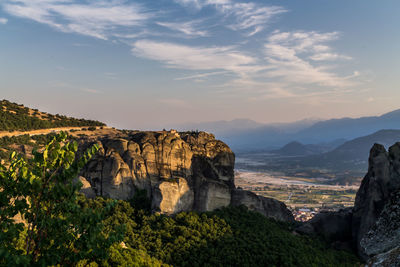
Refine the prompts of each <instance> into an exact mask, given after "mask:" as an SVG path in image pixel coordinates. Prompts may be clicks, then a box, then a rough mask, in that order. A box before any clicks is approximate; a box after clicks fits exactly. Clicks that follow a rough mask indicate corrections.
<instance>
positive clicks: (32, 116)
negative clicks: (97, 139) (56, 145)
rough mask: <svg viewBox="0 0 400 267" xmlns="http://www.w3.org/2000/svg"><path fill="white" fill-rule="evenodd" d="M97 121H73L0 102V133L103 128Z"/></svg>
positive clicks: (5, 101)
mask: <svg viewBox="0 0 400 267" xmlns="http://www.w3.org/2000/svg"><path fill="white" fill-rule="evenodd" d="M104 125H105V124H104V123H102V122H99V121H93V120H85V119H75V118H70V117H66V116H63V115H58V114H57V115H52V114H48V113H42V112H41V113H39V112H38V111H34V110H30V109H29V108H27V107H24V106H23V105H18V104H16V103H11V102H9V101H7V100H2V101H0V131H15V130H19V131H29V130H37V129H48V128H56V127H74V126H104Z"/></svg>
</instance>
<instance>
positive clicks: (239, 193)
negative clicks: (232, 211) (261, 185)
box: [231, 189, 294, 222]
mask: <svg viewBox="0 0 400 267" xmlns="http://www.w3.org/2000/svg"><path fill="white" fill-rule="evenodd" d="M231 205H232V206H239V205H245V206H246V207H248V208H249V209H250V210H253V211H257V212H259V213H261V214H263V215H265V216H267V217H270V218H274V219H275V220H278V221H286V222H291V221H294V217H293V214H292V213H291V212H290V211H289V210H288V209H287V207H286V205H285V204H284V203H283V202H280V201H278V200H276V199H272V198H267V197H263V196H259V195H256V194H254V193H253V192H250V191H245V190H242V189H235V190H233V191H232V200H231Z"/></svg>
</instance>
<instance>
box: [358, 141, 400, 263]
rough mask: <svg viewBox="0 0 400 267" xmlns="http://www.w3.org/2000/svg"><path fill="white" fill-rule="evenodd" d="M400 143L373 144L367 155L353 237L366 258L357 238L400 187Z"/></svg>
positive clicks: (359, 237) (366, 230) (365, 231)
mask: <svg viewBox="0 0 400 267" xmlns="http://www.w3.org/2000/svg"><path fill="white" fill-rule="evenodd" d="M399 172H400V143H396V144H395V145H393V146H391V147H390V148H389V152H387V151H386V150H385V148H384V147H383V146H382V145H378V144H375V145H374V146H373V147H372V149H371V151H370V157H369V167H368V173H367V174H366V176H365V177H364V179H363V181H362V183H361V186H360V189H359V190H358V192H357V195H356V200H355V203H354V210H353V221H352V229H353V239H354V241H355V242H356V245H357V250H358V253H359V255H360V256H361V257H362V258H364V259H366V258H367V255H366V254H365V251H364V249H363V248H362V246H361V245H360V241H361V240H362V239H363V238H364V236H365V235H366V234H367V233H368V231H369V230H370V229H371V228H372V227H373V226H374V225H375V223H376V222H377V220H378V218H379V217H380V214H381V212H382V210H383V208H384V206H385V204H386V203H387V202H388V201H389V198H390V196H391V194H392V193H394V192H396V191H398V190H399V189H400V173H399Z"/></svg>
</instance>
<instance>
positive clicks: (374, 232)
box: [360, 191, 400, 265]
mask: <svg viewBox="0 0 400 267" xmlns="http://www.w3.org/2000/svg"><path fill="white" fill-rule="evenodd" d="M360 247H361V249H362V250H363V253H364V254H366V255H367V256H368V257H372V256H375V255H380V254H382V255H381V257H380V258H382V256H383V255H388V253H387V252H388V251H392V252H391V253H389V254H390V255H393V254H394V253H395V252H396V251H397V253H398V254H397V257H398V258H399V260H400V253H399V252H400V191H399V192H396V193H394V194H393V195H392V196H391V197H390V199H389V201H388V202H387V203H386V205H385V207H384V209H383V211H382V212H381V214H380V216H379V218H378V220H377V221H376V223H375V224H374V225H373V226H372V228H371V229H370V230H369V231H368V232H367V233H366V234H365V235H364V237H363V238H362V239H361V241H360ZM396 248H397V250H396ZM375 258H379V256H378V257H375ZM375 262H376V261H375ZM399 265H400V261H399Z"/></svg>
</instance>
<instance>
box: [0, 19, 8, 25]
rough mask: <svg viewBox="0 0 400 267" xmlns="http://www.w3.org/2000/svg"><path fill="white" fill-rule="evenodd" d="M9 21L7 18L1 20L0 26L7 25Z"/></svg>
mask: <svg viewBox="0 0 400 267" xmlns="http://www.w3.org/2000/svg"><path fill="white" fill-rule="evenodd" d="M7 22H8V19H6V18H0V24H7Z"/></svg>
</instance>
